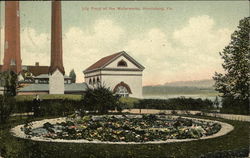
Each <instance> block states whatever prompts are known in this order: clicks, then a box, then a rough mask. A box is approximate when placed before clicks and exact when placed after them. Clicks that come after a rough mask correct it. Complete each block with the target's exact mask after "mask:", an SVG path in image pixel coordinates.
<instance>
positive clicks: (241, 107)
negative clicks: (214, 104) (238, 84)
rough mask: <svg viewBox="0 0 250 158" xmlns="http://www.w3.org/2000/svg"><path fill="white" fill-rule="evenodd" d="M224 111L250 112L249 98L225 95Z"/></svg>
mask: <svg viewBox="0 0 250 158" xmlns="http://www.w3.org/2000/svg"><path fill="white" fill-rule="evenodd" d="M220 111H221V112H222V113H231V114H245V115H248V114H249V100H248V99H245V100H242V99H234V98H232V97H224V98H223V99H222V108H221V110H220Z"/></svg>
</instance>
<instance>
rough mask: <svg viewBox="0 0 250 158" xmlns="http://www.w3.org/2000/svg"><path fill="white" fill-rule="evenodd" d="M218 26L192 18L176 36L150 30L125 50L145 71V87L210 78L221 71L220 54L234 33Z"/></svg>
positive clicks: (132, 41)
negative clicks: (167, 82) (168, 82)
mask: <svg viewBox="0 0 250 158" xmlns="http://www.w3.org/2000/svg"><path fill="white" fill-rule="evenodd" d="M215 25H216V23H215V21H214V20H213V19H212V18H211V17H209V16H207V15H204V16H197V17H191V18H190V19H189V20H188V22H187V23H186V24H184V26H183V27H182V28H180V29H176V30H174V31H173V33H171V32H168V33H165V32H164V31H163V30H160V29H157V28H154V29H150V30H148V32H147V33H145V34H143V35H138V36H137V38H135V39H132V40H131V41H130V42H128V45H127V46H125V49H126V50H127V51H129V52H131V54H133V55H134V56H137V57H138V58H139V59H140V61H142V62H143V64H144V66H145V67H146V70H145V73H144V75H145V77H144V84H162V83H165V82H166V81H176V80H199V79H206V78H211V77H212V76H213V74H214V72H215V71H218V70H221V63H222V60H221V59H220V56H219V52H220V51H222V50H223V48H224V47H225V46H226V45H227V44H228V43H229V40H230V34H231V32H232V31H231V30H229V29H227V28H219V29H216V27H215ZM156 79H157V80H156Z"/></svg>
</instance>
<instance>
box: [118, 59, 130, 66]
mask: <svg viewBox="0 0 250 158" xmlns="http://www.w3.org/2000/svg"><path fill="white" fill-rule="evenodd" d="M117 66H118V67H127V66H128V65H127V63H126V61H124V60H121V61H119V62H118V63H117Z"/></svg>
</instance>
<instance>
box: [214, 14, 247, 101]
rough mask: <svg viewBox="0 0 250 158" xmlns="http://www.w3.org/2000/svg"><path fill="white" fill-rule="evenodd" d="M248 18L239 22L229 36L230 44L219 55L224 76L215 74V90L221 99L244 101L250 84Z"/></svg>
mask: <svg viewBox="0 0 250 158" xmlns="http://www.w3.org/2000/svg"><path fill="white" fill-rule="evenodd" d="M249 32H250V17H247V18H244V19H242V20H240V24H239V26H238V28H237V30H236V31H235V32H234V33H233V34H232V35H231V42H230V43H229V45H228V46H226V47H225V48H224V50H223V51H222V52H220V55H221V57H222V59H223V60H224V63H223V64H222V67H223V69H224V70H225V74H222V73H217V72H216V73H215V76H214V80H215V81H216V82H215V88H216V90H217V91H219V92H220V93H222V94H223V97H233V98H234V99H240V100H246V99H248V97H249V84H250V71H249V68H250V53H249V50H250V46H249Z"/></svg>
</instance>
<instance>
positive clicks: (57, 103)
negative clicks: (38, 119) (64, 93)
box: [14, 99, 81, 116]
mask: <svg viewBox="0 0 250 158" xmlns="http://www.w3.org/2000/svg"><path fill="white" fill-rule="evenodd" d="M33 104H34V103H33V101H31V100H29V101H17V102H16V104H15V108H14V112H16V113H23V112H32V106H34V105H33ZM80 104H81V102H80V101H77V100H68V99H49V100H41V101H40V102H39V107H40V109H39V114H40V115H41V116H66V115H70V114H73V113H74V112H75V110H76V109H77V107H78V106H80Z"/></svg>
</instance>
